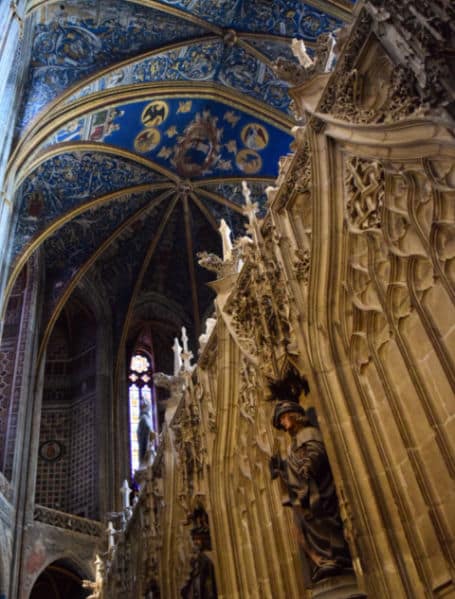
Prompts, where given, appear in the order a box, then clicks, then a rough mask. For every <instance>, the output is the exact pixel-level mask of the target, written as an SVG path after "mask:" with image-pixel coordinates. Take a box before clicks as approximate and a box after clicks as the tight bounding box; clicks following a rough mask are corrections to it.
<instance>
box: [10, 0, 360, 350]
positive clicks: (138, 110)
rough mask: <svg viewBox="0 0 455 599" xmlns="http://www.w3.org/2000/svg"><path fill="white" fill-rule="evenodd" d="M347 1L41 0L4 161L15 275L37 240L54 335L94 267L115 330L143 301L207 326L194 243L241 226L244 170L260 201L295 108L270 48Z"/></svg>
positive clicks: (145, 313)
mask: <svg viewBox="0 0 455 599" xmlns="http://www.w3.org/2000/svg"><path fill="white" fill-rule="evenodd" d="M351 9H352V3H350V2H348V1H347V0H333V1H323V0H314V1H313V2H308V3H304V2H301V1H300V0H273V1H271V0H254V1H252V0H218V1H215V0H166V1H165V0H162V1H154V0H144V1H143V2H142V3H140V2H134V3H133V2H130V1H127V0H69V1H65V0H60V1H59V2H46V1H39V0H36V1H35V2H34V3H33V2H32V3H31V5H30V8H29V12H28V16H27V21H28V23H27V28H28V29H26V31H27V30H28V31H30V32H31V55H30V67H29V72H28V78H27V83H26V87H25V92H24V101H23V105H22V106H21V107H20V111H19V117H18V122H17V126H16V144H15V149H14V152H13V155H12V159H11V163H10V173H11V176H12V177H14V179H15V184H16V189H17V195H16V200H15V205H16V206H17V209H18V213H17V226H16V232H15V239H14V246H13V262H12V264H13V267H12V275H11V283H12V282H13V281H14V278H15V277H16V276H17V275H18V273H19V272H20V270H21V268H22V267H23V265H24V264H25V263H26V262H27V260H28V259H29V258H30V256H31V255H32V254H33V252H35V251H36V250H38V248H41V249H40V251H41V252H43V253H44V258H45V260H44V261H45V271H46V272H45V316H44V322H43V340H44V341H45V340H46V339H47V337H48V336H49V334H50V332H51V330H52V326H53V324H54V323H55V321H56V319H57V318H58V315H59V314H60V312H61V311H62V309H63V308H64V306H65V303H66V302H67V301H68V299H69V298H70V296H71V294H72V292H73V290H74V289H75V288H76V287H77V286H78V285H79V284H83V283H84V281H85V283H86V284H87V281H89V282H90V284H96V285H98V286H99V289H100V291H101V292H102V293H103V295H104V296H105V298H106V299H107V301H108V302H109V304H110V309H111V311H112V314H113V315H114V323H115V327H114V329H115V330H114V339H115V343H116V344H117V345H118V343H120V342H121V340H122V339H123V340H126V339H127V336H128V329H129V327H131V326H132V324H133V322H134V319H135V318H136V320H137V319H138V318H139V316H138V315H139V314H140V317H141V318H143V319H144V320H147V321H150V320H151V321H153V320H155V321H156V322H157V323H158V322H159V321H160V319H161V320H163V321H164V320H166V319H167V320H168V321H172V318H173V317H172V315H174V316H175V322H176V325H177V324H178V325H180V324H186V325H187V327H188V328H189V330H190V333H191V334H192V336H193V338H194V337H197V335H198V334H199V333H200V332H201V319H202V318H203V316H204V315H206V314H207V312H208V311H209V310H210V306H211V301H212V299H213V298H212V292H211V291H210V289H209V288H208V287H207V285H206V283H207V281H208V280H210V279H211V278H212V277H211V276H210V275H209V273H207V272H206V271H204V270H203V269H202V268H201V267H200V266H199V265H198V263H197V257H196V254H197V252H199V251H202V250H206V251H211V252H215V253H218V254H221V242H220V235H219V233H218V230H217V227H218V226H219V223H220V220H221V219H222V218H224V219H225V221H226V222H227V223H228V225H229V226H230V227H231V229H232V231H233V235H234V236H237V235H239V234H243V233H244V221H245V219H244V216H243V208H242V206H243V197H242V193H241V182H242V180H246V181H247V183H248V185H249V187H250V189H251V191H252V199H253V201H255V202H257V203H258V204H259V206H260V207H261V209H264V208H265V202H266V196H265V193H264V192H265V188H266V187H267V186H268V185H272V184H273V183H274V181H275V178H276V177H277V174H278V160H279V158H280V157H281V156H283V155H285V154H287V153H288V152H289V144H290V142H291V141H292V136H291V134H290V129H291V128H292V126H293V125H294V124H295V121H294V118H293V114H292V111H291V108H290V98H289V95H288V93H287V85H288V84H287V83H286V82H284V81H281V80H279V79H278V78H277V76H276V74H275V72H274V70H273V61H274V60H275V59H276V58H277V57H285V58H287V59H288V60H295V59H294V57H293V55H292V52H291V48H290V42H291V39H292V38H299V39H304V40H305V42H306V43H307V46H308V47H309V48H310V49H311V47H312V45H313V44H314V42H315V40H316V39H317V37H318V36H319V35H320V34H321V33H323V32H326V31H329V30H333V29H336V28H337V27H339V26H340V25H341V24H342V23H343V21H348V20H350V18H351ZM145 298H146V302H145ZM144 302H145V303H148V309H147V310H144V307H143V306H144ZM141 306H142V307H141ZM153 306H155V308H153ZM141 310H142V313H141ZM165 314H167V316H164V315H165ZM160 315H161V316H160ZM170 328H172V326H171V327H170ZM114 349H115V348H114ZM169 351H170V346H169Z"/></svg>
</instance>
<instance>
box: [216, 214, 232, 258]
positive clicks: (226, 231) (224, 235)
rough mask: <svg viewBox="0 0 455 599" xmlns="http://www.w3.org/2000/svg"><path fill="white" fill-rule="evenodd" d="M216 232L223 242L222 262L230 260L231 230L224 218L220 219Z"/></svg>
mask: <svg viewBox="0 0 455 599" xmlns="http://www.w3.org/2000/svg"><path fill="white" fill-rule="evenodd" d="M218 231H219V232H220V235H221V240H222V242H223V260H224V261H226V260H230V259H231V258H232V241H231V229H230V228H229V226H228V225H227V223H226V221H225V220H224V218H222V219H221V222H220V226H219V228H218Z"/></svg>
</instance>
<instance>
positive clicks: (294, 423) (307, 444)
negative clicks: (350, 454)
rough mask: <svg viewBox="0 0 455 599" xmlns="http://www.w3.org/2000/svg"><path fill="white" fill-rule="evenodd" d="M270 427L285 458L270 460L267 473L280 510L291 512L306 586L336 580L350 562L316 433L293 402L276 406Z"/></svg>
mask: <svg viewBox="0 0 455 599" xmlns="http://www.w3.org/2000/svg"><path fill="white" fill-rule="evenodd" d="M273 426H274V427H275V428H277V429H281V430H284V431H286V432H287V433H288V434H289V435H290V437H291V445H290V448H289V453H288V458H287V459H286V460H283V459H281V457H280V456H279V455H273V456H272V458H271V459H270V471H271V475H272V478H278V477H280V478H281V480H282V481H283V483H284V486H285V488H286V491H287V497H286V498H285V499H284V501H283V505H285V506H288V507H291V508H292V510H293V513H294V520H295V523H296V526H297V527H298V531H299V544H300V546H301V548H302V549H303V550H304V552H305V554H306V555H307V557H308V558H309V563H310V567H311V570H312V572H311V578H312V581H313V582H317V581H318V580H322V579H323V578H326V577H329V576H336V575H339V574H341V573H343V571H345V570H347V569H351V568H352V562H351V556H350V552H349V547H348V545H347V543H346V540H345V538H344V535H343V526H342V523H341V518H340V511H339V506H338V499H337V495H336V491H335V485H334V481H333V477H332V472H331V470H330V465H329V461H328V458H327V453H326V450H325V447H324V443H323V441H322V436H321V433H320V431H319V429H318V428H316V427H315V426H312V424H311V422H310V420H309V419H308V417H307V415H306V413H305V410H304V409H303V408H302V407H301V406H300V405H299V403H298V402H297V401H293V400H284V401H283V400H282V401H278V402H277V404H276V406H275V410H274V414H273Z"/></svg>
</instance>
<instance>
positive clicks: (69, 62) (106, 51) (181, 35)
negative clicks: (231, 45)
mask: <svg viewBox="0 0 455 599" xmlns="http://www.w3.org/2000/svg"><path fill="white" fill-rule="evenodd" d="M58 10H59V8H58V6H56V8H55V13H54V16H53V19H51V20H50V21H48V22H43V23H39V24H38V25H37V26H36V28H35V32H34V40H33V46H32V56H33V62H32V64H31V69H30V73H29V80H28V84H27V89H26V93H25V94H24V98H25V100H24V105H23V111H22V117H21V119H20V128H21V129H23V128H24V127H25V126H26V125H27V124H28V123H29V122H30V120H31V119H32V118H33V117H34V116H35V115H36V114H37V113H38V112H39V111H40V110H41V109H42V108H43V107H44V106H45V105H46V104H47V103H48V102H50V101H51V100H53V99H54V98H55V97H56V96H57V95H58V94H59V93H61V92H63V91H65V90H66V89H67V88H68V87H69V86H70V85H73V84H74V83H76V82H77V81H80V80H81V79H83V78H84V77H87V76H88V75H90V74H92V73H94V72H95V71H97V70H100V69H101V68H103V67H106V66H108V65H110V64H114V63H115V62H117V61H119V60H124V59H126V58H128V57H131V56H134V55H135V54H138V53H140V52H145V51H147V50H151V49H153V48H158V47H159V46H161V45H163V44H166V43H171V42H172V43H175V42H176V41H178V40H182V41H183V40H186V39H190V38H192V37H197V36H200V35H203V34H204V33H205V32H206V30H205V29H204V28H202V27H200V26H196V25H194V24H193V23H190V22H188V21H186V20H182V19H179V18H178V17H175V16H173V15H167V14H165V13H163V12H162V11H158V10H154V9H151V8H148V7H145V6H139V5H136V4H133V3H130V2H108V1H107V0H101V1H100V3H99V4H98V5H97V6H96V7H95V6H94V7H93V8H92V10H91V12H89V13H88V14H85V18H83V19H80V18H79V19H78V18H77V17H76V16H75V15H73V16H72V17H71V18H65V17H61V16H59V14H58ZM89 15H90V16H89Z"/></svg>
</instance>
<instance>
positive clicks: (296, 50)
mask: <svg viewBox="0 0 455 599" xmlns="http://www.w3.org/2000/svg"><path fill="white" fill-rule="evenodd" d="M291 49H292V53H293V54H294V56H295V57H296V58H297V60H298V61H299V63H300V64H301V65H302V67H303V68H304V69H309V68H310V67H312V66H313V65H314V62H313V59H312V58H311V56H310V55H309V54H308V52H307V51H306V46H305V42H304V41H303V40H297V39H293V40H292V42H291Z"/></svg>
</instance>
